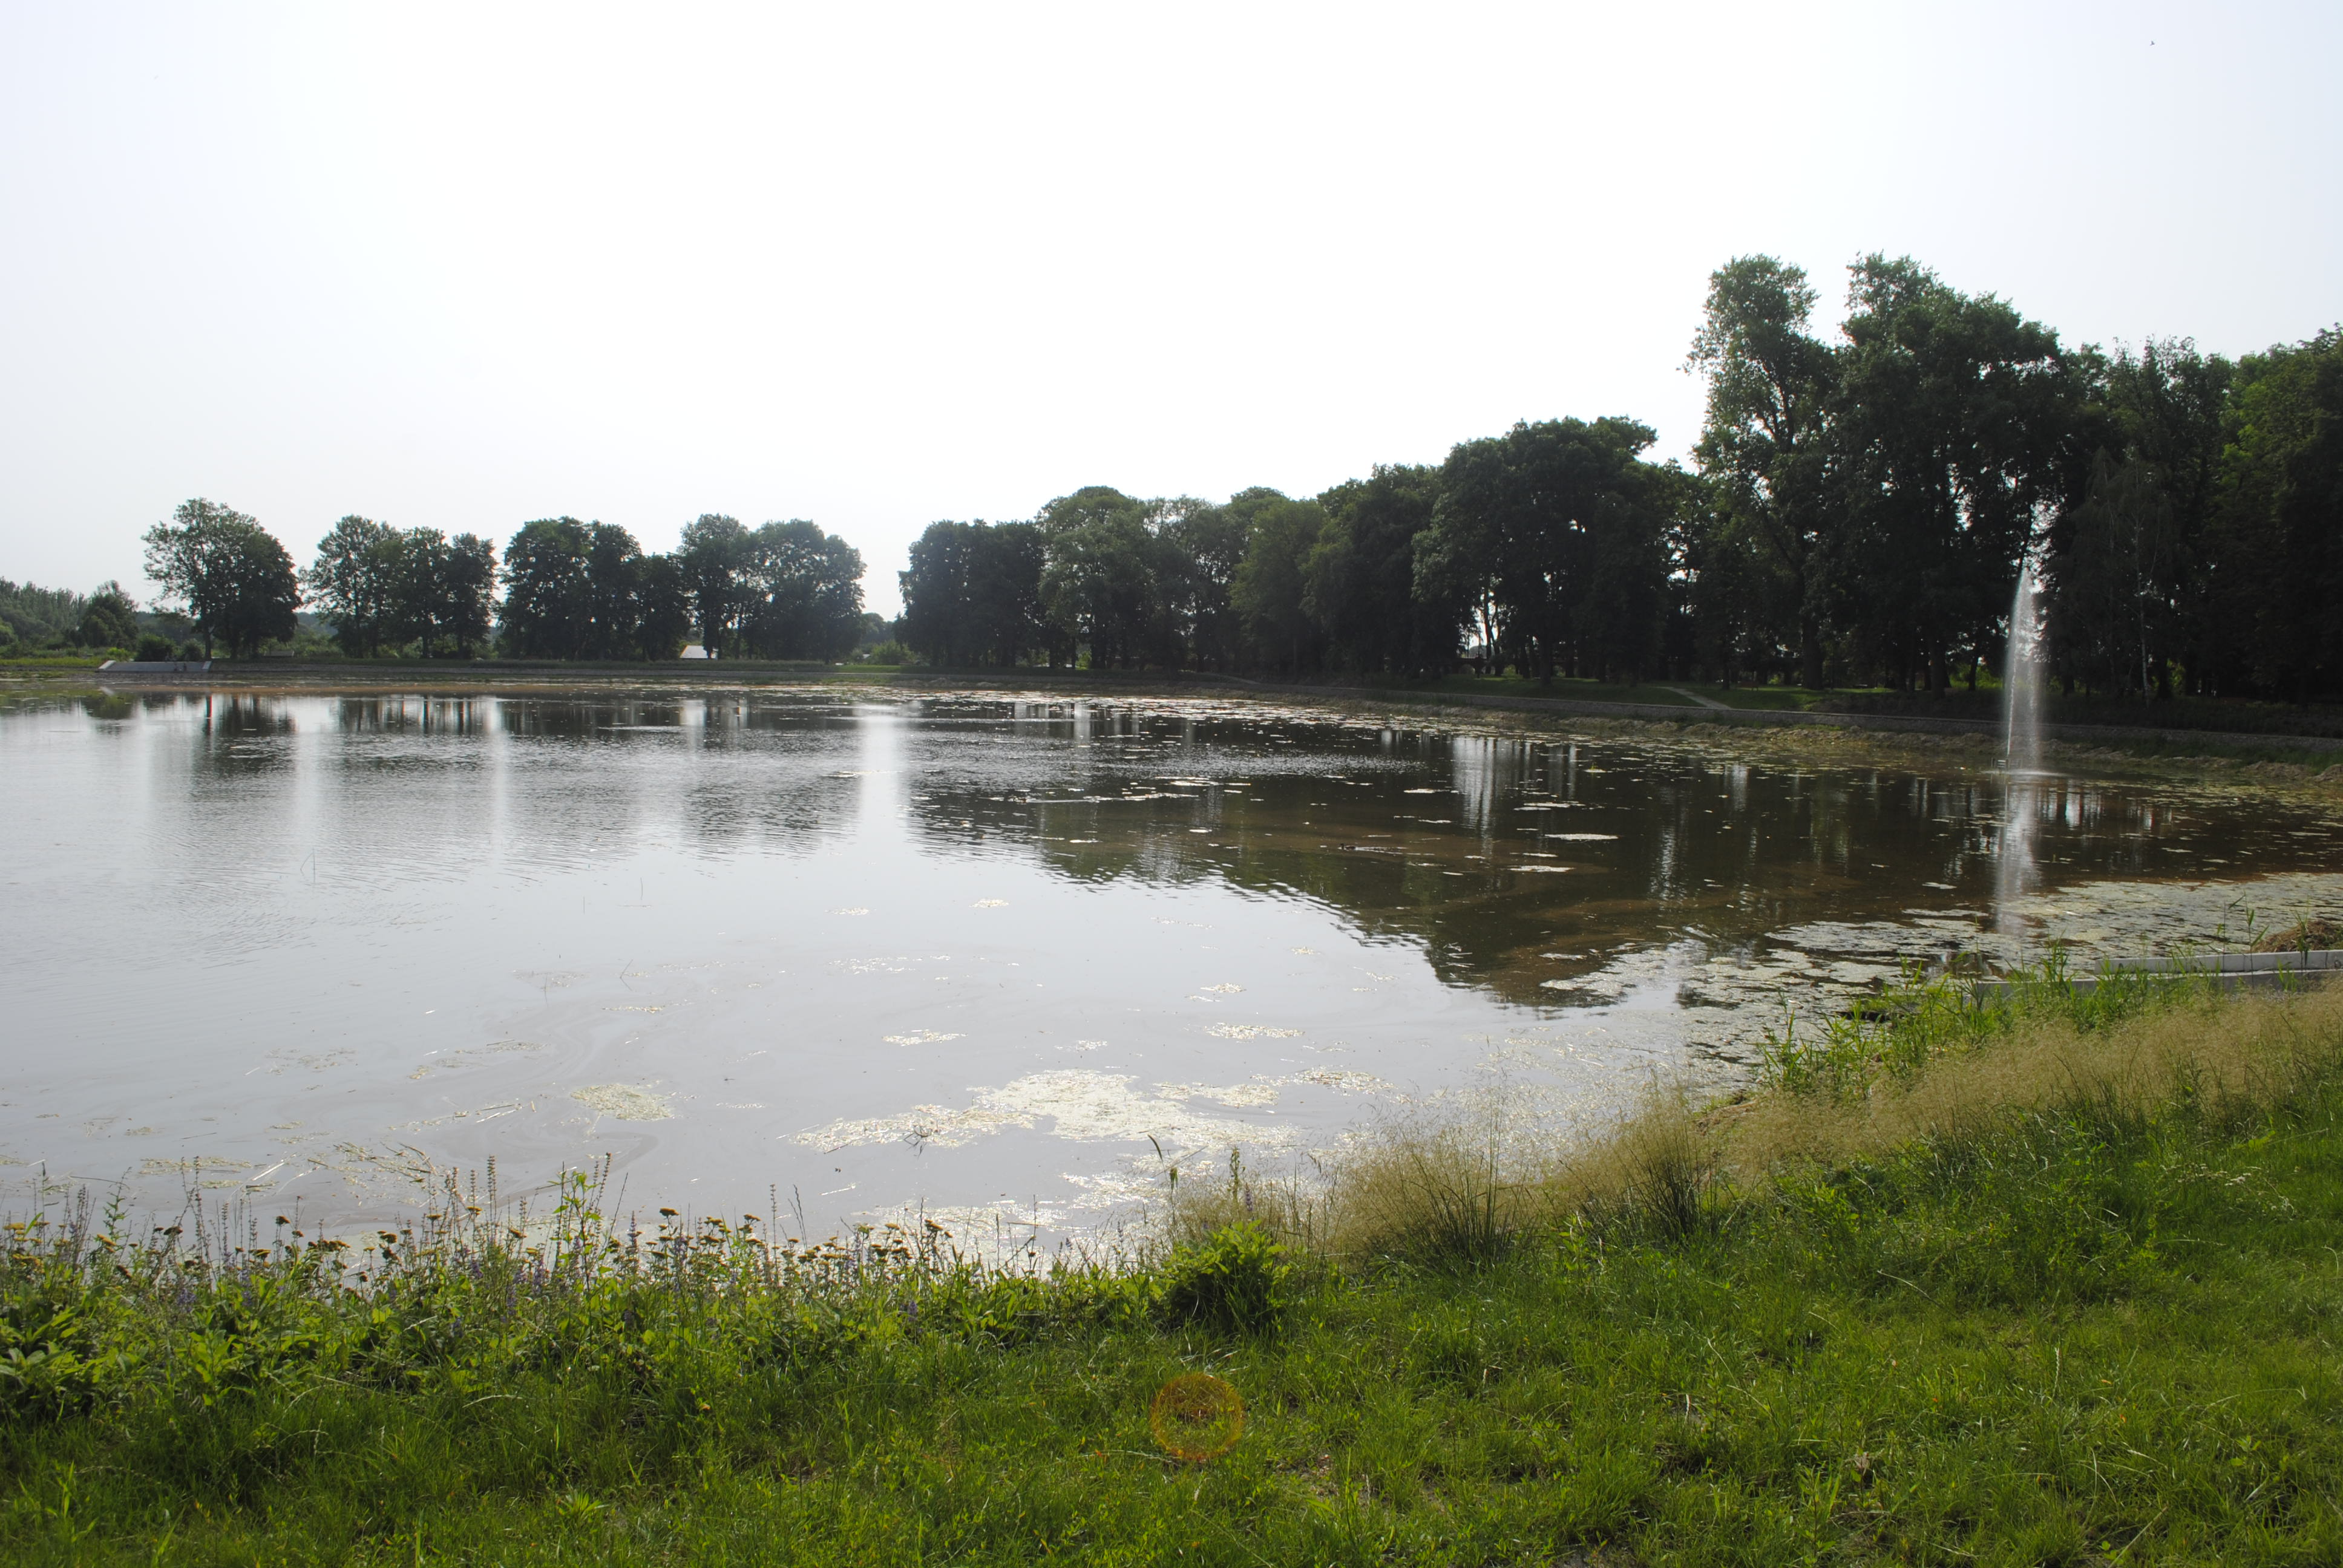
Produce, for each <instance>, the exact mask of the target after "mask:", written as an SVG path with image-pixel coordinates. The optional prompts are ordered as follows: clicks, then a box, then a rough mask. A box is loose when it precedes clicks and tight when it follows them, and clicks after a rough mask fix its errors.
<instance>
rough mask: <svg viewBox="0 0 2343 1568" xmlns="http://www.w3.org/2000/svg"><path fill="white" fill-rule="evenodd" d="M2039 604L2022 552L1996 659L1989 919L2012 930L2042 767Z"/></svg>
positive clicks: (2030, 863)
mask: <svg viewBox="0 0 2343 1568" xmlns="http://www.w3.org/2000/svg"><path fill="white" fill-rule="evenodd" d="M2043 630H2044V628H2043V604H2042V592H2041V587H2040V585H2039V584H2038V583H2037V582H2036V580H2035V577H2034V558H2033V556H2032V553H2031V552H2028V554H2027V556H2026V559H2025V560H2024V561H2022V562H2020V563H2019V565H2018V568H2017V592H2016V595H2014V596H2013V597H2012V598H2011V599H2010V604H2009V651H2008V653H2007V654H2006V656H2005V657H2004V658H2003V659H2002V667H2001V687H2002V773H2003V777H2004V779H2005V780H2006V782H2005V785H2004V789H2003V799H2002V825H2001V844H2000V848H1999V852H1998V853H1997V854H1996V857H1995V860H1996V865H1995V871H1994V924H1995V926H1996V928H1997V929H1998V930H2004V931H2013V932H2014V931H2015V930H2016V929H2017V926H2018V924H2019V921H2018V918H2017V915H2016V909H2015V906H2016V901H2017V898H2018V896H2019V895H2020V894H2022V893H2023V892H2025V891H2026V881H2027V879H2028V878H2029V876H2030V874H2031V873H2032V871H2033V869H2034V820H2035V817H2036V813H2037V812H2038V810H2039V809H2040V805H2039V801H2038V799H2037V795H2038V789H2037V786H2036V784H2035V782H2034V780H2035V779H2038V778H2039V777H2041V772H2042V679H2043V674H2044V671H2043V668H2042V650H2043Z"/></svg>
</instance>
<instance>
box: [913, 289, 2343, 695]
mask: <svg viewBox="0 0 2343 1568" xmlns="http://www.w3.org/2000/svg"><path fill="white" fill-rule="evenodd" d="M1816 298H1817V296H1816V293H1815V289H1814V287H1813V286H1812V285H1811V284H1810V283H1809V282H1808V280H1807V278H1806V276H1805V274H1804V273H1803V272H1802V271H1801V270H1800V269H1798V268H1797V267H1795V266H1788V265H1785V264H1784V263H1782V262H1780V261H1778V260H1776V259H1775V258H1773V257H1770V256H1745V257H1740V258H1736V259H1735V260H1734V261H1732V262H1730V263H1728V264H1727V265H1726V266H1723V267H1720V268H1719V269H1717V271H1716V272H1715V274H1714V275H1713V276H1712V277H1711V279H1710V286H1709V292H1708V297H1707V300H1706V302H1705V308H1704V314H1703V320H1702V324H1701V327H1700V328H1699V331H1698V332H1697V334H1696V335H1695V337H1694V340H1693V343H1692V345H1691V350H1690V354H1689V357H1688V360H1687V367H1688V368H1689V369H1691V370H1693V371H1694V373H1696V374H1698V375H1700V376H1701V377H1703V378H1704V382H1705V385H1706V392H1707V398H1706V413H1705V417H1704V425H1703V427H1702V431H1701V436H1700V439H1699V442H1698V445H1697V447H1695V449H1694V462H1693V464H1692V466H1691V467H1684V466H1681V465H1679V464H1676V463H1673V462H1669V463H1654V462H1653V461H1651V460H1650V459H1649V458H1648V457H1646V456H1645V454H1646V452H1647V451H1648V449H1649V448H1650V447H1651V445H1652V443H1653V439H1654V437H1653V432H1652V431H1651V429H1650V428H1649V427H1646V426H1644V425H1642V424H1639V423H1637V422H1636V421H1634V420H1633V419H1629V418H1622V417H1605V418H1598V419H1594V420H1593V421H1584V420H1579V419H1571V418H1565V419H1556V420H1548V421H1543V422H1538V423H1527V422H1524V423H1522V424H1517V425H1515V426H1514V427H1513V428H1512V429H1511V430H1509V431H1506V432H1505V433H1503V435H1498V436H1492V437H1481V438H1478V439H1473V440H1468V441H1464V442H1462V443H1460V444H1459V445H1457V446H1456V447H1454V448H1453V449H1452V450H1451V451H1450V452H1449V454H1448V456H1447V458H1446V460H1445V461H1444V462H1443V463H1440V464H1438V465H1436V466H1396V465H1395V466H1389V467H1376V468H1375V469H1374V470H1373V472H1372V473H1371V474H1370V475H1369V476H1368V477H1365V478H1363V479H1353V480H1349V481H1345V482H1344V483H1342V484H1340V485H1337V486H1334V487H1332V488H1331V489H1328V490H1326V491H1324V492H1323V493H1322V494H1320V495H1318V496H1315V497H1311V498H1292V497H1288V496H1285V495H1283V494H1282V493H1280V492H1278V491H1276V490H1272V489H1252V490H1246V491H1242V492H1240V493H1239V494H1238V495H1236V496H1234V497H1232V498H1230V499H1229V500H1228V501H1226V502H1224V503H1221V504H1217V505H1214V504H1209V503H1206V502H1203V501H1201V500H1196V499H1193V498H1172V499H1141V498H1135V497H1131V496H1128V495H1125V494H1123V493H1122V492H1121V491H1118V490H1114V489H1111V488H1107V487H1096V486H1094V487H1088V488H1084V489H1080V490H1076V491H1074V492H1073V493H1071V494H1070V495H1067V496H1063V497H1061V498H1058V499H1056V500H1053V501H1051V502H1050V503H1049V504H1048V505H1047V506H1045V507H1043V508H1041V511H1040V513H1039V514H1038V515H1037V516H1036V517H1035V518H1032V519H1031V521H1011V522H991V523H987V522H984V521H981V520H979V521H973V522H954V521H946V522H939V523H936V524H934V525H932V526H931V527H930V528H928V529H927V530H926V532H925V533H924V534H923V535H922V536H921V537H920V539H919V540H918V541H917V542H916V543H915V544H914V545H913V546H912V548H911V551H910V562H909V565H908V567H907V568H906V569H905V570H904V571H903V572H902V573H901V577H900V581H901V585H902V593H903V604H904V609H903V616H902V618H901V620H900V622H899V623H898V635H899V636H900V638H901V639H902V641H903V642H905V643H906V644H908V645H910V648H912V649H914V650H916V651H917V652H918V654H919V655H920V657H922V658H926V659H928V660H930V661H931V662H934V663H938V664H943V665H1011V664H1018V663H1024V662H1047V663H1051V664H1061V665H1062V664H1071V663H1073V662H1075V661H1076V660H1077V659H1086V660H1087V661H1088V662H1089V663H1090V664H1091V666H1093V667H1098V668H1107V667H1112V668H1146V667H1153V668H1167V669H1168V668H1198V669H1221V670H1237V669H1252V670H1256V671H1262V672H1269V673H1275V674H1281V675H1287V676H1292V675H1299V674H1303V673H1308V672H1322V671H1347V672H1353V673H1357V674H1372V673H1378V672H1388V673H1393V674H1398V675H1411V676H1412V675H1424V674H1432V673H1438V672H1443V671H1446V670H1450V669H1453V668H1457V667H1458V666H1459V664H1460V662H1470V663H1471V664H1473V666H1474V667H1475V668H1482V669H1500V668H1511V669H1514V670H1518V671H1520V672H1522V673H1523V674H1527V675H1534V676H1539V677H1545V678H1551V677H1553V676H1555V675H1566V676H1581V677H1593V678H1603V679H1607V680H1614V681H1624V682H1634V681H1638V680H1644V679H1648V678H1654V677H1663V678H1679V679H1681V678H1711V679H1716V680H1720V681H1723V682H1725V683H1726V684H1735V683H1738V682H1744V681H1751V680H1766V679H1777V680H1781V681H1783V682H1785V683H1790V682H1795V683H1798V684H1803V685H1805V686H1808V687H1825V686H1855V685H1874V684H1877V685H1885V686H1888V687H1892V688H1895V689H1899V690H1906V691H1910V690H1930V691H1937V692H1941V691H1944V690H1946V689H1947V688H1948V687H1949V686H1950V685H1951V684H1952V683H1953V682H1954V681H1956V680H1966V682H1968V683H1969V684H1970V685H1972V686H1973V685H1974V684H1975V683H1976V679H1977V678H1978V675H1979V672H1980V670H1982V669H1986V668H1997V667H1998V665H1999V663H2000V660H2001V658H2002V655H2003V645H2004V641H2005V639H2006V636H2007V631H2008V616H2009V606H2010V600H2011V598H2012V594H2013V591H2014V588H2015V585H2016V577H2017V574H2018V571H2019V568H2020V567H2021V565H2022V564H2023V563H2025V562H2026V561H2028V560H2031V561H2033V562H2034V563H2035V565H2036V569H2037V571H2038V572H2039V574H2040V575H2041V577H2042V578H2043V580H2044V582H2045V583H2046V585H2047V588H2048V592H2049V598H2050V603H2051V607H2052V608H2051V638H2050V648H2051V650H2052V658H2053V660H2054V663H2055V667H2056V668H2055V673H2056V675H2057V676H2058V677H2060V678H2063V679H2064V680H2065V681H2066V683H2067V684H2068V686H2069V687H2070V688H2071V687H2073V686H2075V685H2080V686H2082V687H2084V688H2086V689H2090V690H2094V691H2099V692H2109V693H2118V694H2124V693H2128V694H2155V695H2159V696H2168V695H2170V694H2171V693H2172V692H2174V691H2175V690H2185V691H2187V692H2190V693H2196V694H2201V695H2234V696H2246V695H2258V696H2269V697H2282V698H2288V699H2307V698H2309V697H2313V696H2323V695H2334V694H2337V693H2338V692H2343V608H2338V606H2343V334H2338V332H2337V331H2331V330H2330V331H2328V332H2325V333H2322V334H2320V335H2318V336H2317V337H2312V338H2310V339H2308V341H2306V342H2303V343H2300V344H2297V345H2293V346H2290V347H2275V348H2272V349H2270V350H2268V352H2267V353H2263V354H2258V355H2249V356H2247V357H2243V358H2240V359H2237V360H2234V361H2233V360H2229V359H2226V358H2224V357H2220V356H2217V355H2207V354H2203V353H2200V352H2199V351H2198V350H2197V348H2196V347H2195V346H2194V344H2193V343H2191V342H2189V341H2187V340H2186V339H2178V340H2155V339H2151V340H2150V341H2148V342H2147V344H2145V345H2144V346H2143V347H2140V348H2139V349H2137V350H2136V351H2135V350H2132V349H2128V348H2127V349H2119V350H2118V351H2117V352H2115V353H2114V354H2107V353H2105V352H2102V351H2101V350H2099V349H2098V348H2097V347H2090V346H2083V347H2067V346H2065V345H2063V344H2062V343H2061V342H2060V340H2059V338H2058V336H2057V334H2056V332H2055V331H2053V330H2052V329H2051V328H2049V327H2046V326H2044V325H2042V324H2041V323H2039V322H2036V321H2032V320H2029V319H2027V318H2026V317H2025V316H2024V315H2023V314H2022V313H2020V312H2019V311H2018V310H2017V309H2016V307H2014V306H2012V305H2010V304H2009V303H2007V302H2006V301H2004V300H2002V299H2000V298H1997V297H1994V296H1992V295H1971V294H1965V293H1963V292H1961V291H1959V290H1957V289H1956V288H1954V287H1952V286H1949V285H1947V284H1946V283H1945V282H1944V281H1943V280H1942V279H1940V278H1939V277H1937V276H1936V275H1935V274H1934V273H1932V272H1930V271H1929V270H1927V269H1926V267H1923V266H1919V265H1918V264H1917V263H1916V262H1914V261H1912V260H1910V259H1909V258H1903V259H1890V258H1887V257H1885V256H1868V257H1865V259H1863V260H1861V261H1859V262H1857V263H1856V264H1855V265H1854V266H1852V267H1850V268H1849V269H1848V289H1847V296H1846V301H1847V310H1846V315H1845V318H1844V320H1843V321H1842V322H1841V324H1840V327H1839V329H1838V332H1837V334H1836V335H1835V337H1833V338H1826V337H1824V336H1822V335H1821V334H1820V333H1818V332H1817V331H1816V329H1815V326H1814V323H1813V313H1814V309H1815V303H1816Z"/></svg>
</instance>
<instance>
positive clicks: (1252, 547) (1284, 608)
mask: <svg viewBox="0 0 2343 1568" xmlns="http://www.w3.org/2000/svg"><path fill="white" fill-rule="evenodd" d="M1228 505H1229V510H1230V511H1232V512H1233V513H1235V514H1236V515H1237V516H1238V517H1240V518H1242V519H1243V520H1244V524H1245V552H1244V558H1243V559H1242V560H1241V561H1239V562H1238V563H1237V569H1236V574H1235V576H1234V578H1232V580H1231V581H1230V584H1229V604H1230V606H1231V608H1233V609H1234V610H1235V612H1236V614H1237V616H1238V618H1240V619H1241V620H1242V622H1243V624H1244V628H1245V637H1246V639H1247V640H1248V641H1249V642H1250V643H1251V645H1252V652H1253V658H1254V659H1255V660H1256V661H1257V662H1258V663H1260V664H1262V665H1264V666H1267V667H1270V668H1276V669H1279V670H1282V671H1283V672H1284V673H1285V674H1288V675H1295V674H1299V673H1301V672H1302V671H1303V670H1306V669H1314V668H1317V667H1318V664H1319V659H1320V636H1319V630H1318V623H1317V621H1316V620H1315V619H1314V618H1312V616H1311V614H1310V604H1309V597H1308V596H1309V589H1310V577H1309V570H1310V554H1311V552H1312V550H1314V549H1315V548H1317V547H1318V540H1319V538H1320V537H1321V536H1322V534H1323V533H1324V532H1325V528H1326V508H1323V507H1322V506H1320V505H1319V504H1318V503H1317V502H1315V501H1297V500H1294V499H1292V498H1290V497H1288V496H1285V495H1283V494H1282V493H1280V492H1279V491H1276V490H1272V489H1269V488H1267V487H1255V488H1252V489H1249V490H1240V491H1238V492H1237V493H1236V494H1235V495H1233V496H1232V497H1230V498H1229V503H1228Z"/></svg>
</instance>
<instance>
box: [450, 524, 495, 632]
mask: <svg viewBox="0 0 2343 1568" xmlns="http://www.w3.org/2000/svg"><path fill="white" fill-rule="evenodd" d="M496 588H497V547H496V546H495V545H494V544H493V543H491V542H490V541H489V540H488V539H485V538H481V537H480V536H479V535H478V534H458V535H457V536H456V537H455V538H452V539H450V540H448V541H447V609H446V617H447V633H448V635H449V636H450V637H452V638H455V639H456V657H457V658H471V657H472V654H473V651H474V649H476V648H478V647H479V645H481V644H482V643H485V642H486V641H487V640H488V628H489V625H490V622H491V621H492V619H493V618H494V617H495V614H496Z"/></svg>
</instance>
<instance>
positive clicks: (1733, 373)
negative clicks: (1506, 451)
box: [1691, 256, 1837, 687]
mask: <svg viewBox="0 0 2343 1568" xmlns="http://www.w3.org/2000/svg"><path fill="white" fill-rule="evenodd" d="M1814 307H1815V290H1814V288H1813V286H1811V285H1809V284H1808V283H1807V281H1806V275H1805V272H1804V271H1802V270H1801V269H1799V268H1797V267H1795V266H1789V265H1787V264H1786V263H1785V262H1782V261H1779V260H1777V259H1775V257H1773V256H1736V257H1735V258H1734V259H1733V260H1732V261H1729V262H1727V263H1726V264H1725V266H1721V267H1719V268H1717V269H1716V271H1715V272H1714V273H1712V274H1711V275H1710V276H1709V280H1708V301H1707V307H1706V309H1705V311H1704V315H1703V317H1702V320H1701V327H1700V331H1699V332H1698V334H1697V335H1695V336H1694V338H1693V346H1692V356H1691V364H1692V366H1693V367H1694V368H1696V369H1698V370H1700V371H1701V372H1702V373H1703V374H1704V375H1705V376H1706V377H1707V380H1708V407H1707V417H1706V418H1705V420H1704V423H1703V425H1702V427H1701V435H1700V444H1699V446H1698V447H1696V448H1695V452H1696V455H1697V457H1698V460H1699V463H1700V467H1701V471H1702V472H1703V473H1704V474H1705V475H1706V476H1707V477H1709V478H1710V480H1711V481H1712V482H1713V483H1714V485H1715V492H1714V495H1713V500H1714V502H1715V506H1714V509H1713V510H1712V512H1711V514H1710V527H1711V528H1712V529H1713V530H1714V532H1713V534H1712V536H1711V538H1709V539H1707V540H1705V541H1704V555H1705V557H1706V558H1707V559H1708V561H1709V563H1710V569H1711V570H1712V571H1714V572H1715V573H1717V574H1718V581H1717V582H1716V583H1715V585H1713V588H1712V593H1711V596H1710V598H1711V600H1712V602H1715V603H1716V604H1717V608H1720V609H1725V608H1726V606H1725V602H1723V601H1724V598H1725V596H1724V595H1723V594H1722V593H1719V592H1716V591H1715V590H1716V589H1723V588H1726V587H1727V586H1728V585H1729V586H1730V588H1731V589H1732V591H1733V592H1734V594H1735V596H1736V597H1735V599H1734V600H1733V602H1732V608H1733V609H1736V610H1739V611H1740V612H1742V613H1744V614H1745V615H1746V616H1747V617H1748V618H1750V620H1751V621H1752V622H1753V623H1755V625H1756V626H1763V628H1764V630H1765V633H1766V634H1768V635H1769V636H1770V638H1773V639H1776V640H1783V641H1786V642H1788V643H1789V644H1790V646H1791V647H1792V648H1794V649H1795V656H1796V658H1797V668H1798V677H1799V679H1800V681H1801V682H1802V683H1803V684H1805V685H1806V686H1809V687H1818V686H1820V685H1821V684H1822V683H1823V627H1824V623H1825V616H1826V614H1827V613H1828V610H1829V603H1828V591H1827V590H1828V584H1827V581H1826V579H1825V573H1824V570H1823V566H1824V560H1825V552H1826V548H1827V539H1826V537H1825V536H1826V533H1827V530H1828V529H1829V528H1831V525H1832V523H1833V522H1834V520H1835V509H1834V508H1833V507H1832V506H1831V505H1830V504H1829V498H1828V496H1827V494H1826V488H1827V472H1828V460H1827V459H1828V449H1827V445H1826V441H1825V434H1826V428H1827V426H1826V420H1827V417H1828V412H1829V409H1830V406H1831V397H1832V393H1833V389H1834V387H1835V382H1836V372H1837V362H1836V358H1835V356H1834V355H1833V353H1832V351H1831V349H1830V348H1829V347H1828V346H1827V345H1825V344H1824V343H1821V342H1819V341H1818V340H1816V339H1815V337H1813V336H1812V334H1811V333H1810V332H1809V330H1808V327H1807V323H1808V321H1809V319H1810V318H1811V317H1812V316H1813V313H1814ZM1753 629H1755V626H1753Z"/></svg>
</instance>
